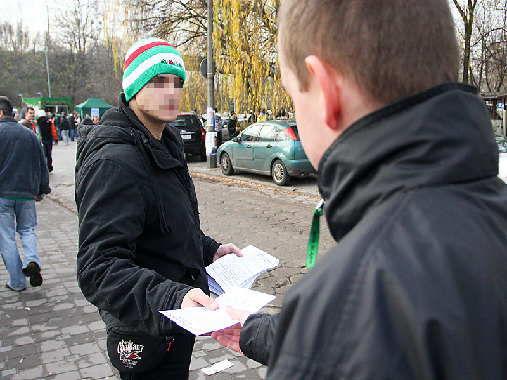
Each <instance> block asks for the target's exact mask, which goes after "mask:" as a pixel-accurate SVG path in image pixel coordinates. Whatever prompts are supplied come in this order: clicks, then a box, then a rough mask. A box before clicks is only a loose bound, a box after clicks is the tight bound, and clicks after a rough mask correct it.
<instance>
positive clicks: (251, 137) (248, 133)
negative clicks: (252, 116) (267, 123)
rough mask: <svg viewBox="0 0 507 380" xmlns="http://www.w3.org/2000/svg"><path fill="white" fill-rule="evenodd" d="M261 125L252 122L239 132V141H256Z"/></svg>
mask: <svg viewBox="0 0 507 380" xmlns="http://www.w3.org/2000/svg"><path fill="white" fill-rule="evenodd" d="M261 127H262V125H261V124H254V125H251V126H250V127H248V128H247V129H245V130H244V131H243V133H242V134H241V141H257V140H258V139H259V132H260V130H261Z"/></svg>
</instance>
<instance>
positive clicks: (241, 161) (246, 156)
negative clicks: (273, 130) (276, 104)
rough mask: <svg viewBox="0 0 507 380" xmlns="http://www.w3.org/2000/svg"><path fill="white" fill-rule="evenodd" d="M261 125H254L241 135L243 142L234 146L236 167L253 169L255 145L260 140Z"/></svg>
mask: <svg viewBox="0 0 507 380" xmlns="http://www.w3.org/2000/svg"><path fill="white" fill-rule="evenodd" d="M260 130H261V124H253V125H251V126H249V127H248V128H247V129H245V130H244V131H243V133H242V134H241V135H240V136H241V140H240V141H239V143H238V144H237V145H235V146H234V161H235V162H234V164H235V166H238V167H241V168H245V169H253V158H254V150H253V143H254V142H256V141H257V140H258V139H259V132H260Z"/></svg>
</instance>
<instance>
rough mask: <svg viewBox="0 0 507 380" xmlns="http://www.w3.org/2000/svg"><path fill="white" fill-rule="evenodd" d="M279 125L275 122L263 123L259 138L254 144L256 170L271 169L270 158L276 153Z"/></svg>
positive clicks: (254, 166) (254, 165)
mask: <svg viewBox="0 0 507 380" xmlns="http://www.w3.org/2000/svg"><path fill="white" fill-rule="evenodd" d="M277 129H278V128H277V126H276V125H273V124H263V125H262V128H261V130H260V132H259V140H258V141H257V142H255V143H254V144H253V148H254V160H253V161H254V162H253V168H254V169H256V170H262V171H269V170H270V166H271V163H270V159H271V157H272V155H273V153H274V150H275V147H274V144H273V143H274V139H275V132H276V131H277Z"/></svg>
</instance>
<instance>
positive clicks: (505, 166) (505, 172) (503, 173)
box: [498, 153, 507, 183]
mask: <svg viewBox="0 0 507 380" xmlns="http://www.w3.org/2000/svg"><path fill="white" fill-rule="evenodd" d="M498 177H500V179H501V180H502V181H504V182H505V183H507V153H500V158H499V159H498Z"/></svg>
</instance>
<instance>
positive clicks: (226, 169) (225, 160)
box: [220, 153, 234, 175]
mask: <svg viewBox="0 0 507 380" xmlns="http://www.w3.org/2000/svg"><path fill="white" fill-rule="evenodd" d="M220 166H221V167H222V173H224V174H225V175H231V174H233V173H234V168H233V167H232V162H231V159H230V158H229V155H228V154H227V153H224V154H222V156H221V157H220Z"/></svg>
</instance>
